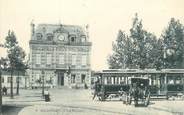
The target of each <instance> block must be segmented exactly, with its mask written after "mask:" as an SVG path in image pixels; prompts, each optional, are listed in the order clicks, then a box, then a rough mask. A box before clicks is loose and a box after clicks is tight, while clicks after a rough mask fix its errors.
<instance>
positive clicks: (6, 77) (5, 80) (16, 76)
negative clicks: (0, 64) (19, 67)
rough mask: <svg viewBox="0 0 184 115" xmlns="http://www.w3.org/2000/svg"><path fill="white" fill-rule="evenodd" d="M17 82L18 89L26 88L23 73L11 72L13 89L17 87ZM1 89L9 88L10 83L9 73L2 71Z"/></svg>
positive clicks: (25, 78) (25, 79) (25, 77)
mask: <svg viewBox="0 0 184 115" xmlns="http://www.w3.org/2000/svg"><path fill="white" fill-rule="evenodd" d="M18 80H19V87H20V88H25V87H27V76H26V75H25V73H24V72H19V73H18V72H17V71H14V72H13V88H16V87H17V82H18ZM1 82H2V87H4V86H5V87H7V88H10V82H11V73H10V72H7V71H2V79H1Z"/></svg>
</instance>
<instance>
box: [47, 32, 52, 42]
mask: <svg viewBox="0 0 184 115" xmlns="http://www.w3.org/2000/svg"><path fill="white" fill-rule="evenodd" d="M52 39H53V35H52V34H51V33H49V34H47V40H48V41H52Z"/></svg>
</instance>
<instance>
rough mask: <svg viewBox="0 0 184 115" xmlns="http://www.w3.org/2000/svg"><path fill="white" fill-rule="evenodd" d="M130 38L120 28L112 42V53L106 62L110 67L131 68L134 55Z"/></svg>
mask: <svg viewBox="0 0 184 115" xmlns="http://www.w3.org/2000/svg"><path fill="white" fill-rule="evenodd" d="M132 51H133V43H132V40H131V39H130V38H129V37H128V36H127V35H126V34H125V33H124V32H122V31H121V30H119V32H118V37H117V40H116V42H115V43H113V54H112V55H111V56H109V59H108V63H109V65H110V68H111V69H119V68H132V65H133V58H134V55H133V54H132Z"/></svg>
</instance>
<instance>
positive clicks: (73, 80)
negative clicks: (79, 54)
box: [71, 74, 75, 83]
mask: <svg viewBox="0 0 184 115" xmlns="http://www.w3.org/2000/svg"><path fill="white" fill-rule="evenodd" d="M71 83H75V74H72V75H71Z"/></svg>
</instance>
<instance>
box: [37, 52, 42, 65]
mask: <svg viewBox="0 0 184 115" xmlns="http://www.w3.org/2000/svg"><path fill="white" fill-rule="evenodd" d="M36 64H41V54H36Z"/></svg>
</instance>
